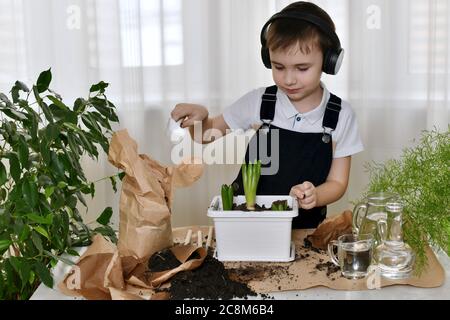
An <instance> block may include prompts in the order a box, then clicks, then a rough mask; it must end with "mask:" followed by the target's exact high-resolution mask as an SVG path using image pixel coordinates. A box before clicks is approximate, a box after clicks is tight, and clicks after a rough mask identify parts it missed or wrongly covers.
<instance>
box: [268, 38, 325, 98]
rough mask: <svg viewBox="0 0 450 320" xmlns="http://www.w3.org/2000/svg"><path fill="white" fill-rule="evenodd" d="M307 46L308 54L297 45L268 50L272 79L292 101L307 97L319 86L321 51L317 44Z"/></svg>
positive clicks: (321, 61)
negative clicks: (308, 48)
mask: <svg viewBox="0 0 450 320" xmlns="http://www.w3.org/2000/svg"><path fill="white" fill-rule="evenodd" d="M309 47H310V50H309V53H308V54H305V53H302V51H301V50H300V47H299V45H295V46H292V47H289V48H288V49H278V50H275V51H272V50H270V60H271V62H272V76H273V80H274V81H275V84H276V85H277V86H278V88H280V89H281V90H282V91H283V92H284V93H286V95H287V96H288V97H289V99H290V100H291V101H292V102H297V101H301V100H303V99H305V98H307V97H309V96H310V95H311V94H313V93H315V92H317V90H318V89H319V86H320V77H321V75H322V63H323V53H322V50H321V49H320V48H319V46H318V45H310V46H309ZM304 51H306V50H304Z"/></svg>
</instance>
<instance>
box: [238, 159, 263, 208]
mask: <svg viewBox="0 0 450 320" xmlns="http://www.w3.org/2000/svg"><path fill="white" fill-rule="evenodd" d="M241 171H242V182H243V185H244V193H245V201H246V202H247V203H246V206H247V209H248V210H250V211H254V210H255V204H256V190H257V188H258V182H259V177H260V176H261V161H260V160H258V161H255V163H249V164H246V163H244V164H243V165H242V168H241Z"/></svg>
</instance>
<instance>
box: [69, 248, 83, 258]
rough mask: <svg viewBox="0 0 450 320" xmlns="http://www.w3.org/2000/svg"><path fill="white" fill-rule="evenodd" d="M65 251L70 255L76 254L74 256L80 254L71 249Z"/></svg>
mask: <svg viewBox="0 0 450 320" xmlns="http://www.w3.org/2000/svg"><path fill="white" fill-rule="evenodd" d="M67 253H68V254H70V255H71V256H76V257H79V256H80V254H79V253H78V252H76V251H75V250H73V249H67Z"/></svg>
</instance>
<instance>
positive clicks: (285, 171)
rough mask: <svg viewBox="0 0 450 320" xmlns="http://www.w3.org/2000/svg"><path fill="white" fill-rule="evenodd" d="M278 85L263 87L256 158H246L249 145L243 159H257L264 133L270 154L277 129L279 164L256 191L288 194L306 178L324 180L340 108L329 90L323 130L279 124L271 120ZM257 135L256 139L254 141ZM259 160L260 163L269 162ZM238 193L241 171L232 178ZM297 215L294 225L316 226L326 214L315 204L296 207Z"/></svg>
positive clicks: (263, 193) (314, 181) (268, 193)
mask: <svg viewBox="0 0 450 320" xmlns="http://www.w3.org/2000/svg"><path fill="white" fill-rule="evenodd" d="M277 89H278V88H277V86H271V87H268V88H266V90H265V92H264V94H263V96H262V103H261V110H260V119H261V121H262V122H263V125H262V126H261V128H259V129H258V131H257V132H256V134H255V135H254V136H253V137H252V140H251V141H250V143H249V145H250V144H251V143H255V142H256V144H257V150H258V152H257V155H256V157H257V158H253V159H249V147H247V150H246V154H245V161H246V163H248V162H249V160H250V161H251V162H254V161H255V160H258V159H260V152H259V149H260V136H261V134H266V135H267V139H264V140H262V141H264V142H266V143H267V147H266V148H267V150H268V155H269V156H270V155H271V150H270V149H271V137H272V135H273V130H279V131H278V134H279V166H278V172H277V173H276V174H273V175H261V177H260V180H259V184H258V189H257V195H288V194H289V192H290V190H291V188H292V187H293V186H295V185H297V184H301V183H303V182H305V181H310V182H311V183H312V184H314V186H315V187H317V186H319V185H321V184H322V183H324V182H325V181H326V179H327V176H328V173H329V172H330V168H331V162H332V160H333V149H332V143H331V132H332V131H333V130H335V129H336V125H337V122H338V119H339V112H340V111H341V102H342V101H341V99H340V98H339V97H337V96H335V95H333V94H330V99H329V100H328V103H327V106H326V109H325V114H324V117H323V122H322V127H323V129H324V130H323V132H319V133H303V132H296V131H291V130H286V129H283V128H278V127H276V126H274V125H271V124H270V123H271V122H272V121H273V118H274V116H275V104H276V93H277ZM255 139H256V141H254V140H255ZM269 165H270V163H268V164H264V163H263V164H262V167H267V166H269ZM233 183H235V184H237V185H236V187H237V188H238V189H237V192H236V194H238V195H243V194H244V188H243V184H242V174H241V171H239V174H238V176H237V178H236V179H235V181H234V182H233ZM298 213H299V215H298V217H296V218H294V219H293V221H292V228H293V229H306V228H316V227H317V226H318V225H319V224H320V223H321V222H322V221H323V220H324V219H325V217H326V214H327V207H326V206H324V207H316V208H313V209H310V210H305V209H302V208H299V212H298Z"/></svg>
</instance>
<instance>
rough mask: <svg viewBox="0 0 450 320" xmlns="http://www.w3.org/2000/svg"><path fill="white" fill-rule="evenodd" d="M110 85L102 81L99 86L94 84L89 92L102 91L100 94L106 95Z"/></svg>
mask: <svg viewBox="0 0 450 320" xmlns="http://www.w3.org/2000/svg"><path fill="white" fill-rule="evenodd" d="M108 85H109V83H106V82H103V81H100V82H99V83H97V84H94V85H92V86H91V89H90V90H89V92H96V91H100V93H104V92H105V88H106V87H107V86H108Z"/></svg>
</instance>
